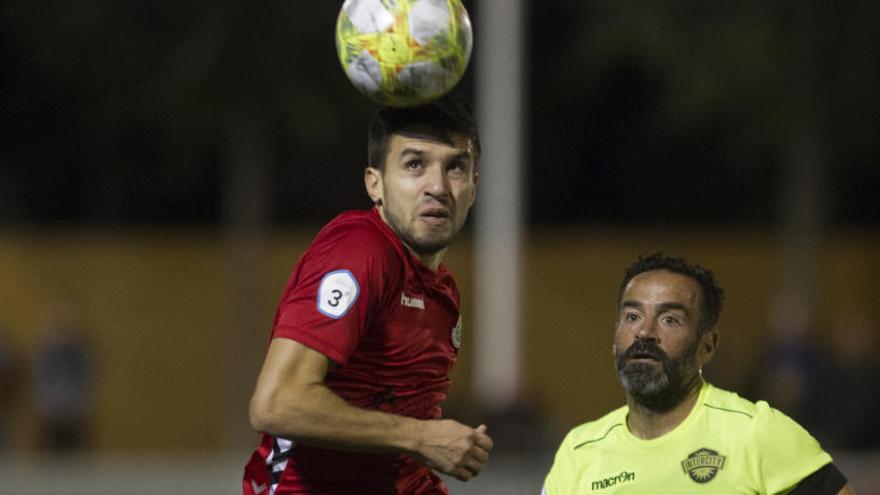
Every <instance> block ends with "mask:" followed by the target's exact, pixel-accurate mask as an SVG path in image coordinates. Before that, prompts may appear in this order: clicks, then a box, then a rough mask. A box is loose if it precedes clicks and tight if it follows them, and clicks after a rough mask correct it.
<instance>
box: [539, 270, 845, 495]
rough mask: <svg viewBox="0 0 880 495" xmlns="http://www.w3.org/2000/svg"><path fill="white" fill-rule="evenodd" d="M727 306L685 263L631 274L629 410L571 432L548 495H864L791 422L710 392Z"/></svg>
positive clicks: (620, 319)
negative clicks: (707, 372)
mask: <svg viewBox="0 0 880 495" xmlns="http://www.w3.org/2000/svg"><path fill="white" fill-rule="evenodd" d="M722 301H723V291H722V289H721V288H720V287H719V286H718V285H717V284H716V282H715V279H714V276H713V275H712V272H710V271H709V270H706V269H705V268H703V267H700V266H698V265H692V264H688V263H687V262H685V261H684V260H683V259H681V258H675V257H668V256H663V255H659V254H658V255H653V256H650V257H648V258H642V259H639V260H638V261H636V262H635V263H633V264H632V265H631V266H630V267H629V268H628V269H627V271H626V276H625V277H624V280H623V283H622V284H621V290H620V297H619V301H618V316H617V323H616V330H615V336H614V360H615V364H616V367H617V371H618V376H619V378H620V381H621V383H622V384H623V387H624V389H625V390H626V398H627V405H626V406H623V407H621V408H620V409H617V410H615V411H612V412H611V413H609V414H607V415H605V416H604V417H602V418H600V419H598V420H596V421H592V422H589V423H585V424H583V425H581V426H578V427H576V428H575V429H573V430H572V431H571V432H569V434H568V436H566V438H565V440H564V441H563V442H562V445H561V446H560V447H559V450H558V451H557V453H556V458H555V460H554V463H553V467H552V468H551V469H550V473H549V474H548V475H547V479H546V480H545V482H544V490H543V494H544V495H575V494H578V495H583V494H597V495H608V494H615V495H618V494H675V495H687V494H704V495H705V494H778V493H781V494H790V495H801V494H818V495H824V494H829V495H835V494H842V495H848V494H853V493H855V492H854V491H853V489H852V487H851V486H850V484H849V483H848V482H847V480H846V478H845V477H844V476H843V474H842V473H841V472H840V471H839V470H838V469H837V468H836V467H835V466H834V464H833V463H832V460H831V456H830V455H828V454H827V453H826V452H825V451H824V450H822V448H821V447H820V446H819V443H818V442H817V441H816V440H815V439H814V438H813V437H812V436H810V434H809V433H808V432H807V431H806V430H804V429H803V428H801V426H800V425H798V424H797V423H795V422H794V421H793V420H792V419H790V418H789V417H788V416H786V415H784V414H782V413H781V412H779V411H777V410H776V409H773V408H771V407H770V406H769V405H767V403H766V402H763V401H761V402H758V403H753V402H750V401H748V400H745V399H743V398H741V397H739V396H738V395H736V394H735V393H733V392H728V391H725V390H721V389H719V388H716V387H713V386H712V385H710V384H709V383H707V382H705V381H703V366H704V365H705V364H706V363H708V362H709V360H710V359H711V358H712V356H713V355H714V354H715V350H716V349H717V346H718V332H717V331H716V330H715V328H714V327H715V324H716V323H717V322H718V317H719V316H720V314H721V305H722Z"/></svg>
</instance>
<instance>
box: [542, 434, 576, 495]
mask: <svg viewBox="0 0 880 495" xmlns="http://www.w3.org/2000/svg"><path fill="white" fill-rule="evenodd" d="M571 444H572V433H571V432H569V434H568V435H566V437H565V440H563V441H562V444H561V445H560V446H559V450H557V451H556V457H554V459H553V466H552V467H551V468H550V472H549V473H548V474H547V477H546V478H545V479H544V488H543V490H541V495H565V494H569V493H574V486H572V483H573V482H574V480H575V479H576V467H575V462H574V453H573V451H572V448H571Z"/></svg>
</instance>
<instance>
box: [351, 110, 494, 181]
mask: <svg viewBox="0 0 880 495" xmlns="http://www.w3.org/2000/svg"><path fill="white" fill-rule="evenodd" d="M406 130H418V131H419V132H421V133H425V132H427V133H428V134H430V135H431V136H434V137H437V138H438V139H440V140H442V141H444V142H448V143H452V135H453V134H461V135H463V136H465V137H466V138H468V139H470V140H471V142H472V144H473V147H474V154H475V156H474V158H475V159H476V158H479V155H480V137H479V135H478V133H477V125H476V123H475V122H474V119H473V116H472V115H471V112H470V108H469V107H468V105H467V103H466V102H465V101H464V99H462V98H461V97H460V96H458V95H457V94H454V93H450V94H447V95H446V96H443V97H442V98H440V99H437V100H434V101H432V102H431V103H428V104H425V105H422V106H417V107H407V108H398V107H383V108H381V109H379V110H378V111H377V112H376V114H375V115H374V116H373V118H372V120H370V128H369V136H368V140H367V158H368V160H369V165H370V166H371V167H374V168H377V169H379V170H383V169H384V167H385V159H386V158H387V157H388V141H389V140H390V139H391V136H392V135H393V134H396V133H399V132H401V131H406Z"/></svg>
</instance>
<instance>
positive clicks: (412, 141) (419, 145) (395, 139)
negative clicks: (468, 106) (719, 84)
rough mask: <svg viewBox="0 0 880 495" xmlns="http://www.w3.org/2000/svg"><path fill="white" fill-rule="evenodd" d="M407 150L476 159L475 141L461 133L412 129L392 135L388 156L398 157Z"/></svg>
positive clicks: (420, 128)
mask: <svg viewBox="0 0 880 495" xmlns="http://www.w3.org/2000/svg"><path fill="white" fill-rule="evenodd" d="M407 150H419V151H422V152H436V153H448V154H455V155H461V154H466V155H467V156H468V157H470V158H475V156H476V153H475V150H474V141H473V139H471V138H470V137H469V136H467V135H465V134H463V133H460V132H444V131H439V130H437V129H433V128H430V127H412V128H408V129H404V130H399V131H397V132H395V133H394V134H392V135H391V138H390V139H389V142H388V151H389V153H388V155H389V156H390V157H396V156H399V155H400V154H402V153H404V152H405V151H407Z"/></svg>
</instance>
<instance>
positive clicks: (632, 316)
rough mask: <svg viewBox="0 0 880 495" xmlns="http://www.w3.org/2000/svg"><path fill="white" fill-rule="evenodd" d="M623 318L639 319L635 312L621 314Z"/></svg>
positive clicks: (627, 319) (628, 319) (629, 319)
mask: <svg viewBox="0 0 880 495" xmlns="http://www.w3.org/2000/svg"><path fill="white" fill-rule="evenodd" d="M623 319H624V320H626V321H636V320H638V319H639V315H637V314H635V313H627V314H625V315H623Z"/></svg>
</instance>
